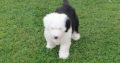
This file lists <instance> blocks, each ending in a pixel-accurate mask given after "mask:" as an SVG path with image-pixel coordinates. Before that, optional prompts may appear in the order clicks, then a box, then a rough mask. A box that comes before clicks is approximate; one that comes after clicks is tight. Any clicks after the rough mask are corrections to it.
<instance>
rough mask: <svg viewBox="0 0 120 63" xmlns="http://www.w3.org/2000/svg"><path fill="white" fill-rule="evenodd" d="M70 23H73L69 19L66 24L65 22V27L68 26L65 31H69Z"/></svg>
mask: <svg viewBox="0 0 120 63" xmlns="http://www.w3.org/2000/svg"><path fill="white" fill-rule="evenodd" d="M70 25H71V23H70V20H69V19H68V20H67V21H66V24H65V27H66V30H65V32H67V31H68V30H69V28H70Z"/></svg>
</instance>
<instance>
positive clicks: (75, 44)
mask: <svg viewBox="0 0 120 63" xmlns="http://www.w3.org/2000/svg"><path fill="white" fill-rule="evenodd" d="M61 3H62V0H52V1H48V0H0V63H120V0H70V3H71V5H72V6H73V7H74V8H75V9H76V12H77V14H78V16H79V19H80V27H79V28H80V32H81V39H80V40H79V41H72V46H71V49H70V52H71V55H70V57H69V59H67V60H62V59H59V58H58V47H57V48H55V49H52V50H48V49H46V48H45V45H46V42H45V39H44V37H43V21H42V18H43V17H44V16H45V15H46V14H47V13H50V12H53V11H54V10H55V9H56V8H57V7H59V6H60V5H61Z"/></svg>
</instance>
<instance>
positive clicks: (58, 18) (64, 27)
mask: <svg viewBox="0 0 120 63" xmlns="http://www.w3.org/2000/svg"><path fill="white" fill-rule="evenodd" d="M63 1H64V3H63V6H62V7H60V8H58V9H57V10H56V11H55V12H53V13H50V14H47V15H46V16H45V17H44V19H43V21H44V27H45V28H44V36H45V39H46V41H47V45H46V47H47V48H50V49H52V48H54V47H55V46H56V45H60V50H59V58H62V59H66V58H68V56H69V49H70V45H71V39H73V40H78V39H79V38H80V34H79V31H78V27H79V21H78V18H77V15H76V13H75V10H74V9H73V8H72V7H71V6H70V5H69V4H68V1H67V0H63Z"/></svg>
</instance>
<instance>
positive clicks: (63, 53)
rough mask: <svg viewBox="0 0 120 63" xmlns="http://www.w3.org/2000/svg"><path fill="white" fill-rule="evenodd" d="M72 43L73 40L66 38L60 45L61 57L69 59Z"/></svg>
mask: <svg viewBox="0 0 120 63" xmlns="http://www.w3.org/2000/svg"><path fill="white" fill-rule="evenodd" d="M70 45H71V40H66V42H63V43H62V44H61V45H60V50H59V58H62V59H67V58H68V56H69V49H70Z"/></svg>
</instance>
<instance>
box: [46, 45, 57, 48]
mask: <svg viewBox="0 0 120 63" xmlns="http://www.w3.org/2000/svg"><path fill="white" fill-rule="evenodd" d="M54 47H55V45H48V44H47V45H46V48H48V49H53V48H54Z"/></svg>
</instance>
